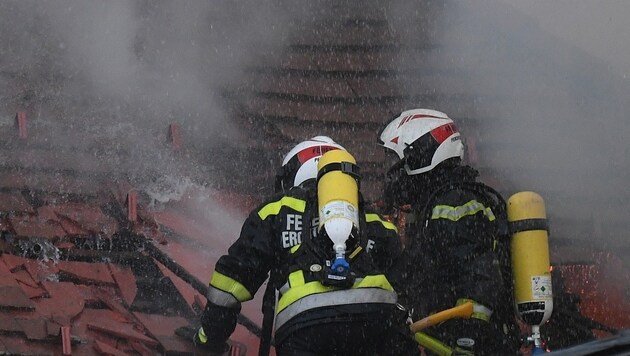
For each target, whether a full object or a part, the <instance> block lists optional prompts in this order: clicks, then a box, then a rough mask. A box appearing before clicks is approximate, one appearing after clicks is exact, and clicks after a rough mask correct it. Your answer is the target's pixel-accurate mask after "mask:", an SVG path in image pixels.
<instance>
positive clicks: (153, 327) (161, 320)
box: [133, 312, 190, 337]
mask: <svg viewBox="0 0 630 356" xmlns="http://www.w3.org/2000/svg"><path fill="white" fill-rule="evenodd" d="M133 315H135V316H136V318H138V320H139V321H140V322H141V323H142V325H144V327H145V328H146V329H147V332H148V333H149V334H150V335H151V336H153V337H157V336H160V335H162V336H163V335H173V334H174V332H175V329H177V328H179V327H182V326H186V325H189V324H190V323H189V322H188V321H187V320H186V319H184V318H182V317H180V316H163V315H157V314H145V313H140V312H135V313H133Z"/></svg>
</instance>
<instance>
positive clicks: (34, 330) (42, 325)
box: [15, 318, 48, 340]
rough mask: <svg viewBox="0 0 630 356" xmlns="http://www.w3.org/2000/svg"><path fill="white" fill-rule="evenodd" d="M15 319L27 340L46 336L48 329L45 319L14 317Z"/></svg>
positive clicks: (43, 338) (42, 338) (41, 338)
mask: <svg viewBox="0 0 630 356" xmlns="http://www.w3.org/2000/svg"><path fill="white" fill-rule="evenodd" d="M15 321H16V322H17V323H18V325H20V327H21V328H22V332H23V333H24V334H25V335H26V337H27V338H28V339H29V340H45V339H46V338H48V329H47V327H46V320H45V319H42V318H38V319H24V318H15Z"/></svg>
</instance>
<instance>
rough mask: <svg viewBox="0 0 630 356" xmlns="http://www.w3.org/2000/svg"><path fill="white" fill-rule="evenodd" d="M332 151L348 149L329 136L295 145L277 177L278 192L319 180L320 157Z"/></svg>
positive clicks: (318, 137)
mask: <svg viewBox="0 0 630 356" xmlns="http://www.w3.org/2000/svg"><path fill="white" fill-rule="evenodd" d="M331 150H344V151H345V150H346V149H345V148H343V147H342V146H341V145H340V144H338V143H336V142H335V141H333V139H332V138H330V137H328V136H315V137H312V138H310V139H308V140H306V141H302V142H300V143H298V144H297V145H295V147H293V148H292V149H291V151H289V153H287V154H286V156H284V159H283V160H282V167H280V172H278V174H277V175H276V192H282V191H285V190H288V189H290V188H291V187H297V186H299V185H300V184H302V183H304V182H305V181H307V180H309V179H315V178H317V162H318V161H319V157H321V156H322V155H323V154H324V153H326V152H328V151H331Z"/></svg>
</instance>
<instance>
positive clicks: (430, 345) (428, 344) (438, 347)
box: [414, 332, 453, 356]
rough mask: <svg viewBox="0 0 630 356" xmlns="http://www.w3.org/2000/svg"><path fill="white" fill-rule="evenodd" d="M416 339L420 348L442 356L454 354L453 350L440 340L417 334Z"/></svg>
mask: <svg viewBox="0 0 630 356" xmlns="http://www.w3.org/2000/svg"><path fill="white" fill-rule="evenodd" d="M414 338H415V339H416V342H417V343H418V344H420V346H422V347H424V348H427V349H429V350H431V351H433V352H435V353H436V354H438V355H440V356H451V355H452V354H453V349H451V348H450V347H448V346H447V345H446V344H444V343H443V342H441V341H439V340H438V339H435V338H433V337H431V336H429V335H427V334H425V333H421V332H419V333H416V334H415V335H414Z"/></svg>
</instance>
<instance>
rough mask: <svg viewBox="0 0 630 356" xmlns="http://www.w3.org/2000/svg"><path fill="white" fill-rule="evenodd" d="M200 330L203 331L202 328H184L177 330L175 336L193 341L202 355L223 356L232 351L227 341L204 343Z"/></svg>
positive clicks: (207, 341)
mask: <svg viewBox="0 0 630 356" xmlns="http://www.w3.org/2000/svg"><path fill="white" fill-rule="evenodd" d="M199 329H201V327H197V328H194V327H192V326H182V327H180V328H177V329H176V330H175V334H176V335H178V336H181V337H183V338H184V339H187V340H191V341H192V342H193V345H194V346H195V350H196V351H198V352H202V355H208V356H221V355H224V354H226V353H227V352H228V351H229V350H230V345H229V344H228V343H227V342H225V341H223V342H213V341H212V340H206V342H202V340H201V339H200V338H199Z"/></svg>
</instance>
